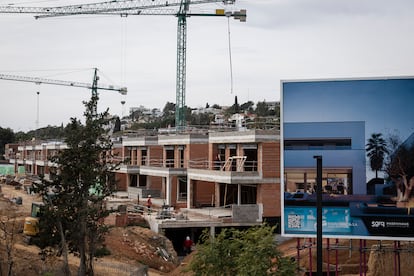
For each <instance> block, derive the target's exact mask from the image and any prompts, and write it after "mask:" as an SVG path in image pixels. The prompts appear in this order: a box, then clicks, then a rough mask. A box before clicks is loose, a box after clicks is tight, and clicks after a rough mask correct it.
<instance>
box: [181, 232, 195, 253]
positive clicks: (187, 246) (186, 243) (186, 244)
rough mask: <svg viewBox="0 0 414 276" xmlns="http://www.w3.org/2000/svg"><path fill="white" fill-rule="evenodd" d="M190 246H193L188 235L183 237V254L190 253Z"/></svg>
mask: <svg viewBox="0 0 414 276" xmlns="http://www.w3.org/2000/svg"><path fill="white" fill-rule="evenodd" d="M192 246H193V241H192V240H191V239H190V237H189V236H187V237H186V238H185V241H184V244H183V247H184V253H185V255H188V254H190V253H191V247H192Z"/></svg>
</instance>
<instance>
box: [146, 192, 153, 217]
mask: <svg viewBox="0 0 414 276" xmlns="http://www.w3.org/2000/svg"><path fill="white" fill-rule="evenodd" d="M151 207H152V201H151V195H148V199H147V208H148V214H151Z"/></svg>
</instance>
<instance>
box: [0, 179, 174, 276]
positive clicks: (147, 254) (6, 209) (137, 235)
mask: <svg viewBox="0 0 414 276" xmlns="http://www.w3.org/2000/svg"><path fill="white" fill-rule="evenodd" d="M1 191H2V192H1V196H0V215H1V221H2V222H6V223H7V224H9V225H10V227H11V226H12V228H13V229H14V231H13V233H14V236H13V238H14V242H13V244H14V246H13V251H12V256H13V257H12V258H13V261H14V265H13V272H14V275H17V276H19V275H22V276H25V275H44V274H45V273H46V272H52V273H53V274H52V275H60V273H59V271H60V268H61V264H62V262H61V259H60V258H59V257H50V256H49V257H47V258H46V259H43V260H42V256H41V255H40V254H39V253H40V250H39V248H37V247H36V246H33V245H28V244H27V243H26V242H25V241H24V237H23V234H22V231H23V224H24V218H25V217H26V216H29V215H30V209H31V202H32V201H40V198H38V197H36V196H33V195H29V194H27V193H26V192H25V191H24V190H17V189H15V187H13V186H10V185H5V184H1ZM18 197H21V199H22V204H15V203H13V202H12V201H13V199H15V198H18ZM12 214H14V215H12ZM13 216H15V219H13ZM13 223H14V225H12V224H13ZM1 234H3V232H2V233H1ZM0 236H1V237H2V238H1V239H0V248H1V250H0V255H1V257H2V258H1V260H4V261H3V262H2V263H1V265H2V269H3V271H7V270H6V267H7V262H6V261H5V260H7V255H6V252H7V250H6V248H5V246H6V243H5V240H4V238H3V237H4V236H3V235H0ZM105 245H106V247H107V249H108V250H109V251H110V255H109V256H105V257H102V258H98V259H96V262H95V267H94V268H95V275H98V276H99V275H108V276H109V275H116V274H117V275H120V276H121V275H130V274H131V273H135V274H134V275H144V271H148V275H150V276H158V275H168V274H169V273H170V272H172V271H173V270H174V269H176V267H177V266H178V265H179V260H178V257H177V254H176V252H175V251H174V248H173V245H172V243H171V241H169V240H168V239H166V238H165V237H164V236H162V235H158V234H157V233H155V232H153V231H151V230H150V229H148V228H143V227H138V226H130V227H111V228H110V231H109V233H108V234H107V236H106V238H105ZM69 263H70V267H71V270H72V274H73V275H76V274H77V273H76V272H77V267H78V265H79V258H78V257H76V256H73V255H71V256H70V257H69ZM140 273H141V274H140Z"/></svg>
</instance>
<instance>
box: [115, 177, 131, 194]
mask: <svg viewBox="0 0 414 276" xmlns="http://www.w3.org/2000/svg"><path fill="white" fill-rule="evenodd" d="M115 180H116V188H117V190H118V191H127V190H128V184H127V183H128V181H127V174H126V173H115Z"/></svg>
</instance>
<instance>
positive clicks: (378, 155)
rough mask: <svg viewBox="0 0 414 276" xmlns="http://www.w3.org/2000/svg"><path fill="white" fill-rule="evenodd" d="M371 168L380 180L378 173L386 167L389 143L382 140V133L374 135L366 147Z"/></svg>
mask: <svg viewBox="0 0 414 276" xmlns="http://www.w3.org/2000/svg"><path fill="white" fill-rule="evenodd" d="M365 150H366V152H367V156H368V158H369V162H370V166H371V169H372V170H373V171H375V178H378V171H379V170H381V169H382V167H383V166H384V158H385V155H386V154H387V153H388V149H387V143H386V142H385V140H384V138H382V133H372V134H371V137H370V138H369V139H368V143H367V144H366V145H365Z"/></svg>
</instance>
